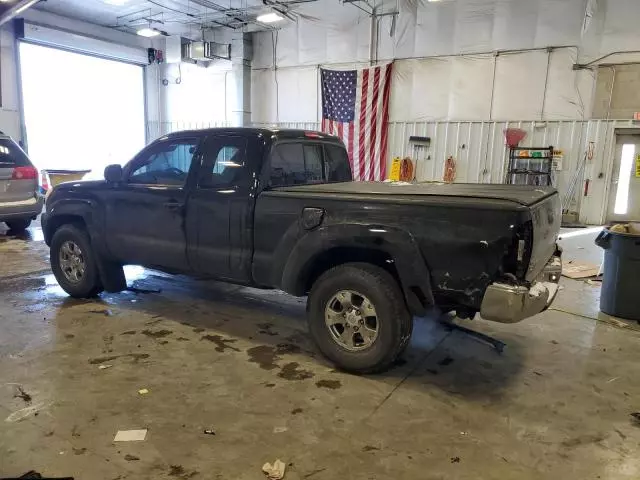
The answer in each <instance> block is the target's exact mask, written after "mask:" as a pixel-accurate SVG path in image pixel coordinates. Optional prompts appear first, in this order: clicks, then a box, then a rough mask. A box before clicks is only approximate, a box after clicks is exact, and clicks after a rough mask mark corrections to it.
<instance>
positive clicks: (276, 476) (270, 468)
mask: <svg viewBox="0 0 640 480" xmlns="http://www.w3.org/2000/svg"><path fill="white" fill-rule="evenodd" d="M285 468H286V465H285V463H284V462H282V461H281V460H280V459H278V460H276V461H275V462H273V465H271V464H270V463H268V462H267V463H265V464H264V465H263V466H262V471H263V472H264V474H265V475H266V476H267V477H268V478H269V480H280V479H281V478H284V469H285Z"/></svg>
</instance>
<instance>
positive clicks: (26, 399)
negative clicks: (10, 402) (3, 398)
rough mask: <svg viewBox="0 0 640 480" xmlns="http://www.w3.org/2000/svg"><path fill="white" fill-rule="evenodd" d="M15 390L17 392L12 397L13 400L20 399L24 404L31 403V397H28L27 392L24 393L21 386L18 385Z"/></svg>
mask: <svg viewBox="0 0 640 480" xmlns="http://www.w3.org/2000/svg"><path fill="white" fill-rule="evenodd" d="M16 388H17V390H18V392H17V393H16V394H15V395H13V398H20V399H22V400H23V401H24V402H25V403H31V395H29V394H28V393H27V392H25V391H24V388H22V385H18V386H17V387H16Z"/></svg>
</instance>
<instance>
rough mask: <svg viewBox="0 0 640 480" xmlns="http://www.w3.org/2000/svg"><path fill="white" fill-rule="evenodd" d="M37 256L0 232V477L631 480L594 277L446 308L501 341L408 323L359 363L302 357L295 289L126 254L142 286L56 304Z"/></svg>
mask: <svg viewBox="0 0 640 480" xmlns="http://www.w3.org/2000/svg"><path fill="white" fill-rule="evenodd" d="M588 240H589V239H587V241H586V243H588ZM584 241H585V239H575V240H572V241H571V242H569V241H567V244H568V245H567V246H566V247H565V248H567V249H568V250H569V251H572V249H574V250H578V249H582V248H584V247H582V248H581V247H579V246H576V244H574V243H575V242H578V243H579V242H584ZM591 241H592V239H591ZM47 254H48V253H47V248H46V245H44V243H43V242H42V237H41V234H40V232H39V230H38V229H37V228H34V229H32V231H31V232H30V234H29V235H27V236H25V237H23V238H13V237H11V236H7V235H6V234H4V233H3V231H1V230H0V477H6V476H19V475H22V474H24V473H25V472H27V471H30V470H36V471H38V472H40V473H42V474H43V475H44V476H49V477H56V476H57V477H61V476H73V477H75V478H77V479H110V480H116V479H138V478H167V479H188V478H195V479H197V478H202V479H261V478H264V476H263V474H262V473H261V466H262V465H263V463H265V462H273V461H274V460H275V459H277V458H279V459H281V460H282V461H284V462H285V463H286V464H287V465H288V466H287V471H286V477H285V478H286V479H308V478H310V479H313V480H323V479H338V478H348V479H400V478H402V479H405V478H406V479H445V478H446V479H500V480H504V479H556V478H563V479H599V478H602V479H638V478H640V418H637V417H640V414H638V415H637V416H636V417H634V416H633V415H632V414H633V413H634V412H639V411H640V354H639V353H638V352H639V350H640V349H639V342H640V332H639V331H638V330H640V329H638V325H637V324H633V323H619V322H609V323H607V319H605V318H600V319H599V317H598V313H597V310H598V309H597V301H598V294H599V287H598V286H597V285H589V284H586V283H585V282H581V281H571V280H568V279H564V281H563V285H564V289H563V290H562V292H561V293H560V298H559V299H558V301H557V302H556V304H555V305H554V308H555V310H550V311H547V312H545V313H543V314H541V315H539V316H537V317H535V318H533V319H530V320H527V321H525V322H522V323H521V324H518V325H500V324H492V323H489V322H484V321H474V322H464V325H465V326H468V327H471V328H474V329H477V330H479V331H482V332H484V333H486V334H489V335H493V336H494V337H496V338H498V339H500V340H502V341H504V342H506V343H507V348H506V350H505V352H504V353H503V354H502V355H499V354H498V353H497V352H496V351H495V350H493V349H492V348H491V347H490V346H488V345H486V344H483V343H481V342H479V341H477V340H476V339H474V338H471V337H469V336H467V335H465V334H463V333H460V332H457V331H449V330H448V329H447V328H445V327H443V326H442V325H441V324H440V323H438V322H437V321H436V320H435V319H433V318H429V319H417V320H416V322H417V323H416V328H415V332H414V336H413V338H412V344H411V346H410V348H409V350H408V352H407V354H406V355H405V357H404V359H403V361H401V362H398V365H396V366H395V367H394V368H393V369H391V370H390V371H389V372H387V373H384V374H381V375H376V376H363V377H358V376H353V375H348V374H344V373H341V372H338V371H336V370H335V369H334V368H333V367H332V366H331V365H330V364H328V363H327V362H326V361H325V360H324V359H323V358H322V357H321V356H320V355H319V354H318V353H317V352H316V350H315V348H314V347H313V345H312V344H311V343H310V341H309V338H308V336H307V333H306V325H305V301H304V300H303V299H296V298H292V297H289V296H287V295H285V294H282V293H280V292H263V291H257V290H253V289H247V288H242V287H238V286H230V285H225V284H221V283H215V282H203V281H195V280H190V279H186V278H183V277H172V276H167V275H164V274H161V273H157V272H153V271H148V270H143V269H140V268H135V267H134V268H129V269H128V271H127V275H128V278H129V280H130V283H132V284H134V285H135V286H137V287H140V288H144V289H147V290H154V289H157V290H161V292H160V293H135V292H125V293H121V294H105V295H103V296H102V297H101V298H99V299H96V300H92V301H79V300H73V299H70V298H68V297H67V296H66V295H65V294H64V292H62V290H61V289H60V288H59V287H58V286H57V284H56V282H55V280H54V278H53V276H52V275H51V274H50V272H49V271H48V260H47ZM141 389H147V390H148V393H146V394H140V393H139V390H141ZM130 429H147V430H148V432H147V436H146V439H145V440H144V441H139V442H123V443H115V442H114V441H113V439H114V436H115V434H116V432H117V431H118V430H130ZM205 430H207V431H208V433H206V434H205V433H204V431H205Z"/></svg>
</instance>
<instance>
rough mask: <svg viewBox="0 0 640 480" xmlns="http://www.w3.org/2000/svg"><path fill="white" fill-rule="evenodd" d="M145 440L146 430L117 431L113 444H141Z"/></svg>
mask: <svg viewBox="0 0 640 480" xmlns="http://www.w3.org/2000/svg"><path fill="white" fill-rule="evenodd" d="M145 438H147V429H146V428H145V429H144V430H118V433H116V436H115V437H114V439H113V441H114V442H141V441H143V440H144V439H145Z"/></svg>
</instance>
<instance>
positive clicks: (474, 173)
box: [149, 120, 640, 224]
mask: <svg viewBox="0 0 640 480" xmlns="http://www.w3.org/2000/svg"><path fill="white" fill-rule="evenodd" d="M217 126H226V125H219V124H210V125H209V124H207V125H205V124H202V123H197V124H172V123H164V124H154V126H153V127H152V128H150V130H153V131H154V132H157V131H159V130H161V132H160V134H164V133H168V132H170V131H174V130H181V129H186V128H208V127H217ZM256 126H269V127H279V128H299V129H303V130H317V129H319V128H320V124H319V123H318V122H287V123H278V124H268V125H256ZM636 127H637V125H636V124H634V123H633V122H632V121H630V120H589V121H557V122H535V121H512V122H393V123H390V124H389V152H388V159H389V162H391V159H392V158H393V157H396V156H398V157H405V156H408V157H411V158H412V159H414V161H415V163H416V179H417V180H418V181H441V180H442V178H443V173H444V164H445V160H446V159H447V157H449V156H453V157H454V159H455V160H456V167H457V175H456V181H457V182H469V183H502V182H503V181H504V177H505V169H506V164H507V158H508V150H507V148H506V147H505V139H504V133H503V132H504V130H505V129H507V128H521V129H523V130H525V131H526V132H527V136H526V137H525V139H524V140H523V141H522V142H521V143H520V145H521V146H524V147H545V146H547V147H548V146H553V147H555V148H556V149H559V150H562V151H563V158H562V166H561V169H560V170H558V171H556V172H555V184H556V186H557V188H558V190H559V191H560V193H561V194H562V195H563V196H566V195H567V192H568V190H569V186H570V185H571V183H572V181H573V180H574V177H575V176H576V172H578V178H577V180H576V188H575V190H574V194H573V195H572V196H571V198H570V199H569V201H568V203H567V204H568V206H569V211H572V212H577V213H579V218H580V221H581V222H583V223H588V224H600V223H603V222H604V221H605V220H606V218H605V217H606V208H607V201H608V196H609V190H610V185H611V170H612V168H611V167H612V165H613V152H614V147H615V131H616V129H619V128H626V129H628V128H636ZM638 132H639V133H640V128H638ZM412 135H415V136H421V137H429V138H430V139H431V144H430V146H429V148H428V149H424V150H418V149H416V148H415V147H414V146H413V144H412V143H410V142H409V137H410V136H412ZM157 136H159V134H156V135H155V136H154V135H151V136H150V137H149V138H155V137H157ZM591 143H592V145H591V147H590V144H591ZM588 151H589V152H591V155H589V158H587V159H586V163H585V165H584V168H583V169H582V170H580V168H579V167H580V165H581V164H582V162H584V161H585V155H586V154H587V152H588ZM587 179H588V180H589V190H588V194H587V195H585V180H587Z"/></svg>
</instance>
